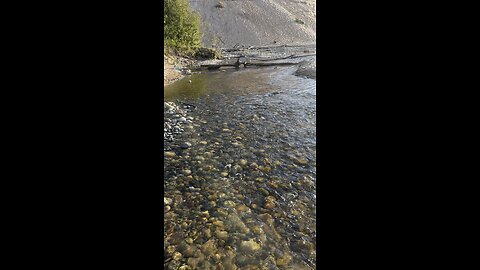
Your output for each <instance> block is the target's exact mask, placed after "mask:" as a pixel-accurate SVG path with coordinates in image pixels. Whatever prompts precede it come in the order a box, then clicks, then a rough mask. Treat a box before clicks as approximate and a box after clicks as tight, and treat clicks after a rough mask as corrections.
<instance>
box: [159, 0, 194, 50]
mask: <svg viewBox="0 0 480 270" xmlns="http://www.w3.org/2000/svg"><path fill="white" fill-rule="evenodd" d="M163 7H164V13H163V22H164V26H163V30H164V36H163V41H164V45H165V46H166V47H172V48H175V49H176V50H185V51H188V50H191V49H194V48H198V47H199V46H200V45H201V38H202V35H201V31H200V16H199V15H198V14H196V13H194V12H193V11H192V9H191V8H190V5H189V3H188V0H164V2H163Z"/></svg>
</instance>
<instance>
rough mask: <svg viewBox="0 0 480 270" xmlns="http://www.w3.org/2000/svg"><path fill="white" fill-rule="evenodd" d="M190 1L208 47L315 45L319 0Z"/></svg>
mask: <svg viewBox="0 0 480 270" xmlns="http://www.w3.org/2000/svg"><path fill="white" fill-rule="evenodd" d="M189 1H190V4H191V6H192V8H193V9H194V10H196V11H197V12H198V13H199V14H200V16H201V17H202V20H203V32H204V38H203V42H204V44H205V45H206V46H208V47H219V48H232V47H234V46H235V45H237V46H238V45H241V46H261V45H270V44H274V41H276V43H277V44H312V43H315V39H316V26H315V21H316V12H315V6H316V0H303V1H302V0H189ZM219 3H221V4H222V5H223V8H218V7H216V5H218V4H219ZM296 20H297V21H296Z"/></svg>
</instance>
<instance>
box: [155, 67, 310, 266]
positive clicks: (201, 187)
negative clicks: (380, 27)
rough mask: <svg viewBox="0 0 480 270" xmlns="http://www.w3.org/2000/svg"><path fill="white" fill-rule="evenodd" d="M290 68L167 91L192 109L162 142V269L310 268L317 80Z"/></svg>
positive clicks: (199, 78)
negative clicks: (164, 155) (164, 204)
mask: <svg viewBox="0 0 480 270" xmlns="http://www.w3.org/2000/svg"><path fill="white" fill-rule="evenodd" d="M294 71H295V69H294V68H293V67H287V68H280V67H279V68H273V67H272V68H261V69H258V68H254V69H253V68H252V69H248V68H247V69H239V70H235V69H232V70H227V71H215V72H205V73H202V74H194V75H192V76H189V77H187V78H185V79H183V80H181V81H178V82H176V83H174V84H173V85H171V86H169V87H167V88H166V89H165V94H164V99H165V101H175V102H179V103H181V104H185V103H187V104H192V105H195V107H196V109H195V110H193V111H191V112H189V113H188V116H191V117H193V121H192V122H191V123H187V124H186V125H185V126H184V130H185V131H184V132H183V133H181V134H179V135H178V136H176V137H175V140H174V141H173V142H168V141H166V142H165V147H166V150H169V151H170V152H175V154H176V155H175V156H173V157H167V158H166V159H165V165H164V166H165V167H164V187H165V197H166V198H168V199H171V200H172V202H171V203H169V207H168V208H167V209H166V210H165V227H164V233H165V239H164V244H165V259H166V260H165V266H166V267H167V268H170V269H178V268H179V267H181V268H180V269H315V268H316V251H315V248H316V224H315V222H316V221H315V216H316V202H315V201H316V197H315V193H316V164H315V162H316V148H315V146H316V128H315V126H316V120H315V114H316V92H315V91H316V90H315V87H316V81H315V80H311V79H305V78H300V77H297V76H294V75H292V73H293V72H294ZM189 80H191V83H189ZM165 120H167V119H165ZM185 142H189V143H191V147H189V148H187V149H183V148H181V147H180V145H181V144H182V143H185ZM187 266H188V267H187Z"/></svg>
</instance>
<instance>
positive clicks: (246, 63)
mask: <svg viewBox="0 0 480 270" xmlns="http://www.w3.org/2000/svg"><path fill="white" fill-rule="evenodd" d="M298 64H299V63H297V62H295V63H291V62H288V63H286V62H283V63H273V62H272V63H258V62H257V63H255V62H254V63H248V62H245V63H242V65H243V66H244V67H250V66H258V67H270V66H292V65H298ZM222 67H237V68H238V67H239V65H237V64H203V65H200V68H206V69H220V68H222Z"/></svg>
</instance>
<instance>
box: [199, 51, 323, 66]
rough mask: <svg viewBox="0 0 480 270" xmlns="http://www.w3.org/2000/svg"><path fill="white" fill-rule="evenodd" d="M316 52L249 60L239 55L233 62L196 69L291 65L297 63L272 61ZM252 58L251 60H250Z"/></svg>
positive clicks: (305, 55) (296, 63)
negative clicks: (242, 58) (244, 59)
mask: <svg viewBox="0 0 480 270" xmlns="http://www.w3.org/2000/svg"><path fill="white" fill-rule="evenodd" d="M315 55H316V54H304V55H293V54H292V55H289V56H286V57H281V58H273V59H250V60H249V61H240V58H241V57H238V58H237V61H236V62H235V63H233V64H232V63H217V64H202V65H200V66H199V67H197V69H220V68H222V67H233V68H240V66H243V67H251V66H258V67H269V66H291V65H298V64H299V63H298V62H272V61H278V60H286V59H294V58H301V57H307V56H315ZM252 60H253V61H252ZM267 61H269V62H267Z"/></svg>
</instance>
